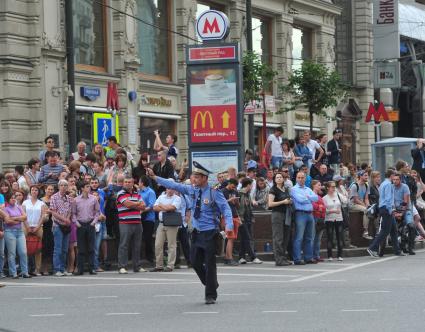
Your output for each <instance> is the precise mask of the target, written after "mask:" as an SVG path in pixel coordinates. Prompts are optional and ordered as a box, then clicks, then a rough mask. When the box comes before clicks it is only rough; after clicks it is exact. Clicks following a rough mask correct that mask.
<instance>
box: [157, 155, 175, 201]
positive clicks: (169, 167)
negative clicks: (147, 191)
mask: <svg viewBox="0 0 425 332" xmlns="http://www.w3.org/2000/svg"><path fill="white" fill-rule="evenodd" d="M152 170H153V172H154V173H155V175H156V176H160V177H161V178H165V179H174V167H173V164H172V163H171V161H169V160H168V159H167V160H166V161H165V164H164V166H162V167H161V163H160V162H158V163H156V164H155V165H154V167H153V169H152ZM153 189H154V190H155V193H156V195H157V196H159V195H160V194H161V193H162V192H164V191H165V187H162V186H158V184H156V183H155V186H154V188H153Z"/></svg>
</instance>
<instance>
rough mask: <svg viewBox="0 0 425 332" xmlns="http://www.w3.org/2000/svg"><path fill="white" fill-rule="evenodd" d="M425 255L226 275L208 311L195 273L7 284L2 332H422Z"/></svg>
mask: <svg viewBox="0 0 425 332" xmlns="http://www.w3.org/2000/svg"><path fill="white" fill-rule="evenodd" d="M424 258H425V252H424V251H418V254H417V255H416V256H409V257H395V256H386V257H384V258H381V259H373V258H370V257H358V258H347V259H345V260H344V262H342V263H341V262H329V263H328V262H326V263H322V264H318V265H313V266H312V265H308V266H291V267H285V268H277V267H275V266H274V265H273V264H272V263H268V262H265V263H264V264H262V265H251V264H247V265H245V266H238V267H224V266H222V265H221V266H220V267H219V283H220V288H219V298H218V302H217V303H216V304H214V305H209V306H207V305H205V304H203V287H202V286H201V284H200V282H199V281H198V279H197V277H196V275H195V274H194V272H193V271H192V270H188V269H181V270H176V271H175V272H171V273H164V272H162V273H138V274H134V273H130V274H128V275H118V273H116V272H105V273H102V274H98V275H97V276H88V275H85V276H82V277H60V278H58V277H39V278H32V279H30V280H24V279H20V280H17V281H15V280H11V279H4V280H2V281H4V282H5V283H6V287H4V288H0V332H1V331H22V332H23V331H61V332H65V331H93V332H95V331H185V332H187V331H202V332H203V331H215V332H218V331H245V332H246V331H261V332H265V331H285V332H286V331H308V332H310V331H321V332H324V331H344V332H347V331H356V332H359V331H374V332H375V331H379V332H382V331H385V332H390V331H394V332H399V331H403V332H404V331H408V332H410V331H424V330H425V323H424V319H423V317H424V309H425V301H424V295H425V292H424V285H425V267H424Z"/></svg>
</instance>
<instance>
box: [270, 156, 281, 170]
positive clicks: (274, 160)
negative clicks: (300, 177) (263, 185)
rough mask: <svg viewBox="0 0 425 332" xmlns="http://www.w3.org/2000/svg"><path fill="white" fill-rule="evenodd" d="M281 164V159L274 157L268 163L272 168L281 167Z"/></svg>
mask: <svg viewBox="0 0 425 332" xmlns="http://www.w3.org/2000/svg"><path fill="white" fill-rule="evenodd" d="M282 162H283V157H276V156H272V160H271V161H270V163H271V164H272V167H278V168H280V167H282Z"/></svg>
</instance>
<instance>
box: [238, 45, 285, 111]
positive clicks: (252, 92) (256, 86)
mask: <svg viewBox="0 0 425 332" xmlns="http://www.w3.org/2000/svg"><path fill="white" fill-rule="evenodd" d="M242 65H243V102H244V108H245V107H246V105H248V103H249V102H250V101H252V100H258V99H260V98H262V94H263V93H264V91H266V90H269V89H270V86H271V84H272V83H273V81H274V78H275V77H276V75H277V72H276V71H274V70H273V68H272V67H271V66H270V65H268V64H266V63H263V62H262V61H261V56H260V55H259V54H258V53H255V52H251V51H247V52H245V53H244V56H243V60H242Z"/></svg>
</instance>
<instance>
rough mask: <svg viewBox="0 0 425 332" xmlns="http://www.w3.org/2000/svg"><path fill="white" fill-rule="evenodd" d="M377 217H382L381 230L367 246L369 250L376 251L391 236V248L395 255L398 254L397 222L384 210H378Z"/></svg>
mask: <svg viewBox="0 0 425 332" xmlns="http://www.w3.org/2000/svg"><path fill="white" fill-rule="evenodd" d="M379 215H380V216H381V217H382V220H381V230H380V231H379V233H378V234H377V235H376V236H375V238H374V239H373V241H372V243H371V244H370V246H369V249H370V250H373V251H378V250H379V246H380V245H382V243H383V242H384V241H385V239H386V238H387V236H388V235H390V236H391V241H392V246H393V250H394V253H395V254H398V253H400V247H399V243H398V233H397V222H396V220H395V218H394V217H393V216H392V214H390V212H389V211H388V210H387V209H386V208H382V207H381V208H379Z"/></svg>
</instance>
